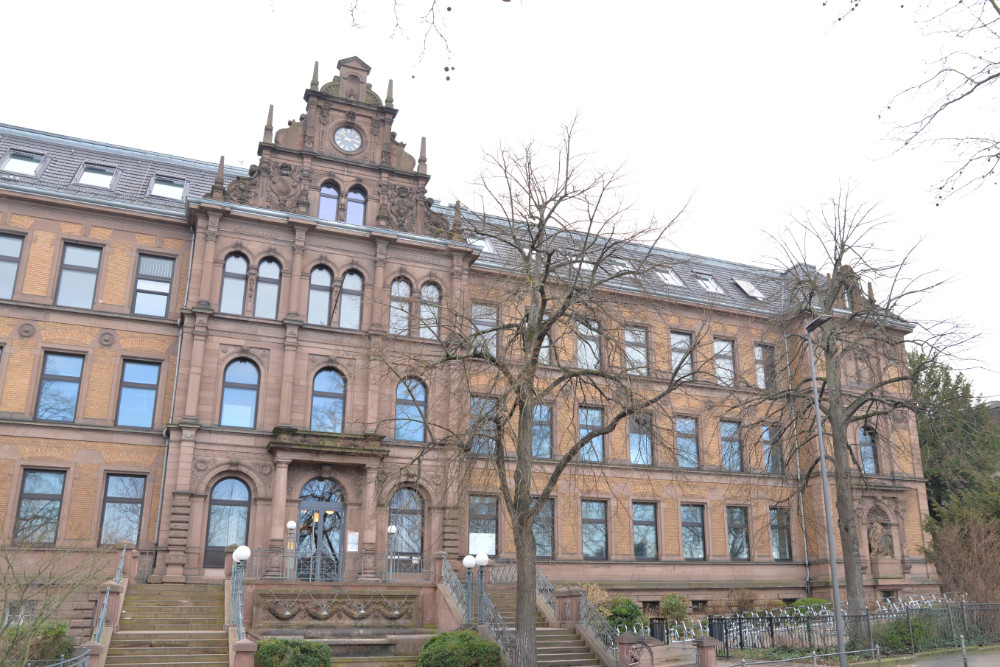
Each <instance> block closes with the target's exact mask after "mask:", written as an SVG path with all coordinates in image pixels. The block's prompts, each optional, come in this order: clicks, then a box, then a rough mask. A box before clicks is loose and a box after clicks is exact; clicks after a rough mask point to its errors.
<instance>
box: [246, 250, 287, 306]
mask: <svg viewBox="0 0 1000 667" xmlns="http://www.w3.org/2000/svg"><path fill="white" fill-rule="evenodd" d="M280 290H281V265H280V264H278V263H277V262H276V261H274V259H272V258H270V257H268V258H267V259H265V260H264V261H262V262H261V263H260V266H258V267H257V296H256V298H255V299H254V307H253V315H254V317H266V318H268V319H270V320H273V319H274V318H276V317H277V316H278V293H279V292H280Z"/></svg>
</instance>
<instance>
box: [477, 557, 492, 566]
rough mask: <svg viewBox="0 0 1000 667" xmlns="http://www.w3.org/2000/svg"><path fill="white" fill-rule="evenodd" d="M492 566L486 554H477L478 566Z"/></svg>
mask: <svg viewBox="0 0 1000 667" xmlns="http://www.w3.org/2000/svg"><path fill="white" fill-rule="evenodd" d="M489 564H490V557H489V556H487V555H486V554H476V565H478V566H479V567H483V566H484V565H489Z"/></svg>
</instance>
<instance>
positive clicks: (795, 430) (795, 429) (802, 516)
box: [161, 331, 812, 597]
mask: <svg viewBox="0 0 1000 667" xmlns="http://www.w3.org/2000/svg"><path fill="white" fill-rule="evenodd" d="M781 335H782V338H783V339H784V341H785V374H786V375H787V376H788V393H789V395H791V392H792V364H791V357H790V356H789V352H788V332H787V331H782V334H781ZM175 387H176V385H175ZM792 435H793V437H794V438H795V443H796V446H795V481H796V487H797V488H798V490H797V491H796V494H797V495H798V497H799V520H800V522H801V524H802V548H803V551H804V552H805V553H804V555H805V561H806V597H812V574H811V573H810V568H809V538H808V537H807V536H806V512H805V505H804V504H803V501H802V464H801V462H800V461H799V447H798V442H799V420H798V417H796V415H795V408H794V406H793V407H792ZM161 490H162V489H161Z"/></svg>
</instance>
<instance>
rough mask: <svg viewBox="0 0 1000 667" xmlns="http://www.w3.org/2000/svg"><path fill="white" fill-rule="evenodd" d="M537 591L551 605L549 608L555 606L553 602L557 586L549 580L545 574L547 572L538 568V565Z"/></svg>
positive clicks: (536, 570)
mask: <svg viewBox="0 0 1000 667" xmlns="http://www.w3.org/2000/svg"><path fill="white" fill-rule="evenodd" d="M535 593H537V594H538V597H540V598H542V600H543V601H544V602H545V604H547V605H548V606H549V609H554V608H555V605H554V604H553V602H554V598H555V593H556V587H555V586H554V585H553V584H552V582H551V581H549V578H548V577H546V576H545V573H544V572H542V571H541V570H539V569H537V567H536V569H535Z"/></svg>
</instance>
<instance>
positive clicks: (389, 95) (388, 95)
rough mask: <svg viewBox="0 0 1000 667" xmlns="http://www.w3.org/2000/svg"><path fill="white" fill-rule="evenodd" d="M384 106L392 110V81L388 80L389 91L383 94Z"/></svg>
mask: <svg viewBox="0 0 1000 667" xmlns="http://www.w3.org/2000/svg"><path fill="white" fill-rule="evenodd" d="M385 105H386V106H387V107H389V108H390V109H391V108H392V79H389V90H387V91H386V93H385Z"/></svg>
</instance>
